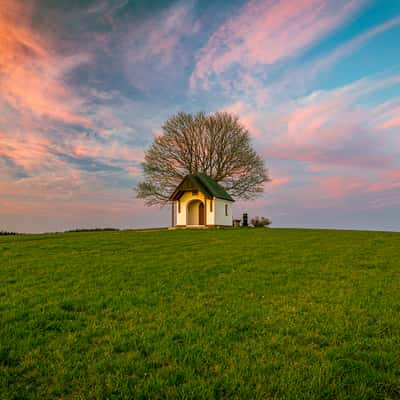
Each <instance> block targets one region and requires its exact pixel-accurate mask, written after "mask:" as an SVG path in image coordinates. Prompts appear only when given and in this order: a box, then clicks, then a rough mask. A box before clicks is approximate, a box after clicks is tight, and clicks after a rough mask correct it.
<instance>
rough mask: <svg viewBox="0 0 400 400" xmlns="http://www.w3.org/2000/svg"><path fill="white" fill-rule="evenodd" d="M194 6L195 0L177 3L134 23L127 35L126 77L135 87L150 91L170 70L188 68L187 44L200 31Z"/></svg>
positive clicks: (125, 38) (124, 54) (123, 48)
mask: <svg viewBox="0 0 400 400" xmlns="http://www.w3.org/2000/svg"><path fill="white" fill-rule="evenodd" d="M193 7H194V2H193V1H187V2H183V1H181V2H178V3H174V4H173V5H172V6H171V7H169V8H168V9H167V10H165V11H164V12H162V13H161V14H157V15H155V16H154V17H153V18H149V19H146V20H144V21H142V22H141V23H137V24H133V25H132V26H131V27H130V28H129V30H128V32H127V33H126V34H124V36H125V37H124V39H123V40H122V44H121V49H122V57H123V59H124V67H125V71H126V77H127V79H128V80H129V81H130V82H131V83H132V84H133V85H134V86H135V87H137V88H139V89H141V90H144V91H146V90H147V89H148V88H149V86H151V84H152V82H154V81H157V78H158V76H159V75H160V74H162V75H163V74H165V69H166V68H168V67H170V66H171V68H172V69H173V71H175V70H181V68H182V67H184V66H185V65H187V60H186V58H185V57H186V56H185V54H184V52H183V51H182V50H183V48H184V44H183V41H184V39H187V38H190V37H192V36H193V35H195V34H196V33H198V32H199V30H200V24H199V21H198V20H197V19H196V18H195V17H194V13H193ZM155 71H157V72H155ZM157 82H158V81H157ZM157 84H158V83H157ZM164 84H165V82H164Z"/></svg>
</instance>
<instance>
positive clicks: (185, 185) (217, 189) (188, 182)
mask: <svg viewBox="0 0 400 400" xmlns="http://www.w3.org/2000/svg"><path fill="white" fill-rule="evenodd" d="M194 189H197V190H200V191H201V192H202V193H204V194H205V195H206V196H207V197H215V198H217V199H223V200H228V201H234V200H233V199H232V197H231V196H230V195H229V193H227V191H226V190H225V189H224V188H223V187H222V186H221V185H220V184H219V183H217V182H216V181H214V179H212V178H210V177H209V176H208V175H206V174H203V173H199V174H197V175H191V174H189V175H186V176H185V178H183V180H182V182H181V183H180V184H179V185H178V187H177V188H176V189H175V190H174V192H173V193H172V194H171V196H170V197H169V200H178V199H179V198H180V197H181V196H182V194H183V193H184V192H187V191H191V190H194Z"/></svg>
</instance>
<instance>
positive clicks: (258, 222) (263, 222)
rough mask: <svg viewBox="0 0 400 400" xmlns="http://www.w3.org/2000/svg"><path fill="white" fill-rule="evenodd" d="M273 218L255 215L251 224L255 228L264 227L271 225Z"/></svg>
mask: <svg viewBox="0 0 400 400" xmlns="http://www.w3.org/2000/svg"><path fill="white" fill-rule="evenodd" d="M271 222H272V221H271V220H270V219H268V218H265V217H261V218H260V217H254V218H252V220H251V224H252V225H253V226H254V227H255V228H264V227H266V226H269V225H270V224H271Z"/></svg>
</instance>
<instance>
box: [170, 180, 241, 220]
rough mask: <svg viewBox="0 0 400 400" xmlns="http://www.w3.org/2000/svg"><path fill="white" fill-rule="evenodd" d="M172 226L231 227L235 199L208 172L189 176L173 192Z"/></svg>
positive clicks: (171, 199)
mask: <svg viewBox="0 0 400 400" xmlns="http://www.w3.org/2000/svg"><path fill="white" fill-rule="evenodd" d="M169 200H170V201H171V202H172V226H174V223H175V215H176V226H177V227H216V226H232V220H233V218H232V205H233V202H234V200H233V199H232V197H231V196H230V195H229V194H228V193H227V192H226V190H225V189H224V188H223V187H222V186H221V185H220V184H218V183H217V182H215V181H214V180H213V179H211V178H210V177H209V176H207V175H206V174H197V175H187V176H186V177H185V178H184V179H183V180H182V182H181V183H180V184H179V185H178V187H177V188H176V189H175V190H174V192H173V193H172V194H171V196H170V198H169Z"/></svg>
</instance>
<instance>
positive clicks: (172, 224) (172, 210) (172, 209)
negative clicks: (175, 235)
mask: <svg viewBox="0 0 400 400" xmlns="http://www.w3.org/2000/svg"><path fill="white" fill-rule="evenodd" d="M174 203H175V202H174V201H171V227H174V223H175V215H174V211H175V210H174V209H175V207H174Z"/></svg>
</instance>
